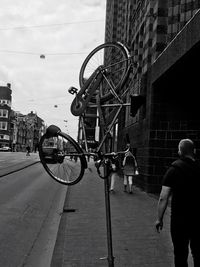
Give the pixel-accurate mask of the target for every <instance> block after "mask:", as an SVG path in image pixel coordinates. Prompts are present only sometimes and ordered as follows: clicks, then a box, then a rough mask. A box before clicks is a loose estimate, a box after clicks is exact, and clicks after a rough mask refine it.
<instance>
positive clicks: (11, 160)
mask: <svg viewBox="0 0 200 267" xmlns="http://www.w3.org/2000/svg"><path fill="white" fill-rule="evenodd" d="M38 162H40V159H39V155H38V153H30V156H26V153H25V152H0V177H3V176H5V175H8V174H11V173H13V172H16V171H19V170H22V169H24V168H26V167H28V166H31V165H33V164H36V163H38Z"/></svg>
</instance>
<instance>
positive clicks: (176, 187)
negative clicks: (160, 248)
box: [155, 139, 200, 267]
mask: <svg viewBox="0 0 200 267" xmlns="http://www.w3.org/2000/svg"><path fill="white" fill-rule="evenodd" d="M195 152H196V151H195V146H194V143H193V141H192V140H190V139H182V140H181V141H180V142H179V145H178V154H179V159H177V160H176V161H174V162H173V163H172V164H171V166H170V167H169V169H168V170H167V172H166V173H165V175H164V177H163V183H162V190H161V193H160V197H159V201H158V212H157V213H158V215H157V221H156V223H155V226H156V229H157V231H158V232H160V231H161V230H162V228H163V217H164V214H165V210H166V207H167V205H168V201H169V198H170V196H171V227H170V228H171V229H170V230H171V237H172V242H173V247H174V263H175V266H176V267H188V253H189V246H190V248H191V252H192V256H193V261H194V267H200V216H199V210H200V208H199V203H200V201H199V197H200V191H199V190H200V165H199V163H198V162H197V161H196V159H195Z"/></svg>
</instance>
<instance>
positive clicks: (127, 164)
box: [122, 144, 137, 194]
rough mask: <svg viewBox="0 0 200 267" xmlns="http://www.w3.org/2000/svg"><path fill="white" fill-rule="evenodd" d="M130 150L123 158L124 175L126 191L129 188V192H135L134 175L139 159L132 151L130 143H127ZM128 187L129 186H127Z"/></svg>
mask: <svg viewBox="0 0 200 267" xmlns="http://www.w3.org/2000/svg"><path fill="white" fill-rule="evenodd" d="M127 149H129V150H128V152H126V154H125V157H124V159H123V163H122V166H123V175H124V192H127V189H128V190H129V193H130V194H132V193H133V177H134V175H135V174H136V171H137V161H136V159H135V157H134V155H133V154H132V153H131V151H130V144H128V145H127ZM127 187H128V188H127Z"/></svg>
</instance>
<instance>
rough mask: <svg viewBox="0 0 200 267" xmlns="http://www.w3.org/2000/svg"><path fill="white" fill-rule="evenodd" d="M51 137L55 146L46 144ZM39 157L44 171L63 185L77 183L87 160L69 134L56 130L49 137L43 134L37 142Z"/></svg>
mask: <svg viewBox="0 0 200 267" xmlns="http://www.w3.org/2000/svg"><path fill="white" fill-rule="evenodd" d="M52 139H53V141H52V142H53V143H54V144H56V147H54V150H53V148H50V147H49V146H47V144H48V143H49V142H50V140H52ZM39 157H40V161H41V163H42V165H43V167H44V169H45V170H46V172H47V173H48V174H49V175H50V176H51V177H52V178H53V179H54V180H55V181H57V182H59V183H61V184H64V185H74V184H77V183H78V182H79V181H80V180H81V179H82V177H83V175H84V172H85V169H86V168H87V162H86V158H85V155H84V154H83V151H82V149H81V147H80V146H79V145H78V143H77V142H76V141H75V140H74V139H73V138H71V137H70V136H69V135H67V134H65V133H62V132H58V133H57V134H56V135H55V136H53V137H52V136H51V137H49V136H48V135H47V134H44V135H43V136H42V137H41V139H40V142H39Z"/></svg>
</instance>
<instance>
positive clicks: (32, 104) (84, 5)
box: [0, 0, 106, 139]
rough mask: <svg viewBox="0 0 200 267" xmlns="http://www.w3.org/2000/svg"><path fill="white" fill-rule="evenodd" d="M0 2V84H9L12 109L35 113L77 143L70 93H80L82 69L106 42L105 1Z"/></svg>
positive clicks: (38, 0)
mask: <svg viewBox="0 0 200 267" xmlns="http://www.w3.org/2000/svg"><path fill="white" fill-rule="evenodd" d="M0 3H1V12H0V83H1V85H4V84H7V83H11V89H12V108H13V109H14V110H15V111H20V112H21V113H23V114H27V113H29V112H30V111H33V112H37V114H38V116H39V117H41V118H42V119H43V120H44V121H45V123H46V124H48V125H50V124H55V125H57V126H59V127H60V128H61V129H62V130H63V131H67V132H68V134H70V135H71V136H72V137H73V138H75V139H76V138H77V122H78V118H77V117H74V116H73V115H71V112H70V105H71V102H72V100H73V98H74V96H72V95H70V94H69V93H68V88H69V87H70V86H75V87H78V88H79V83H78V75H79V70H80V67H81V64H82V63H83V61H84V59H85V57H86V56H87V55H88V53H89V52H90V51H91V50H92V49H94V48H95V47H96V46H97V45H99V44H101V43H103V42H104V34H105V8H106V0H59V1H57V0H0ZM41 54H44V55H45V59H41V58H40V55H41ZM64 120H67V123H66V122H64ZM66 125H67V127H66Z"/></svg>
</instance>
